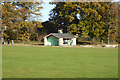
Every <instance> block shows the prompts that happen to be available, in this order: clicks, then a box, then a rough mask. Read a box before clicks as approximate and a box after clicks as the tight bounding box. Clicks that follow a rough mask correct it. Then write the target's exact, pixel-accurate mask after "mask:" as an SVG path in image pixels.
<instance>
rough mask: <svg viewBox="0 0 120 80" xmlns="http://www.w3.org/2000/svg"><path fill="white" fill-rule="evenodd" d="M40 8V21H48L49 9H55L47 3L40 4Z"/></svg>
mask: <svg viewBox="0 0 120 80" xmlns="http://www.w3.org/2000/svg"><path fill="white" fill-rule="evenodd" d="M42 6H43V9H41V11H40V12H41V13H42V16H41V21H42V22H44V21H47V20H48V19H49V13H50V11H51V9H53V8H54V7H55V5H51V4H49V2H44V3H43V4H42Z"/></svg>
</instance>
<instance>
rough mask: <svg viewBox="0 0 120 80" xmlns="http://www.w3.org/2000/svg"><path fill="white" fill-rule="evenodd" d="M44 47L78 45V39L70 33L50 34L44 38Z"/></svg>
mask: <svg viewBox="0 0 120 80" xmlns="http://www.w3.org/2000/svg"><path fill="white" fill-rule="evenodd" d="M44 45H49V46H64V45H76V38H75V37H74V36H73V35H71V34H68V33H50V34H48V35H46V36H45V37H44Z"/></svg>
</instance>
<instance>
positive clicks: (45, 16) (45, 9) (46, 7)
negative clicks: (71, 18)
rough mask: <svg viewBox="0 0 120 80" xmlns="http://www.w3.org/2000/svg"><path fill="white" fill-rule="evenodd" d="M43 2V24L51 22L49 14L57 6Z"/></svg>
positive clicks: (46, 1) (46, 0)
mask: <svg viewBox="0 0 120 80" xmlns="http://www.w3.org/2000/svg"><path fill="white" fill-rule="evenodd" d="M43 1H44V3H43V4H42V6H43V9H41V11H40V12H41V13H42V16H41V22H45V21H48V20H49V13H50V11H51V9H53V8H54V7H55V5H51V4H49V2H50V1H52V0H43ZM114 1H115V2H117V1H120V0H114Z"/></svg>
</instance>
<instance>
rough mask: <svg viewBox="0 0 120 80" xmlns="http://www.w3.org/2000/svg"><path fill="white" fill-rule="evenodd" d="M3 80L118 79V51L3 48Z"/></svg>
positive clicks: (74, 48)
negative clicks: (51, 79) (10, 79)
mask: <svg viewBox="0 0 120 80" xmlns="http://www.w3.org/2000/svg"><path fill="white" fill-rule="evenodd" d="M2 59H3V60H2V61H3V65H2V66H3V67H2V70H3V78H117V77H118V48H77V47H68V48H67V47H25V46H2Z"/></svg>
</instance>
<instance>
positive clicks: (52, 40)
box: [47, 36, 59, 46]
mask: <svg viewBox="0 0 120 80" xmlns="http://www.w3.org/2000/svg"><path fill="white" fill-rule="evenodd" d="M47 41H48V43H51V46H58V45H59V39H58V38H56V37H54V36H49V37H47Z"/></svg>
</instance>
